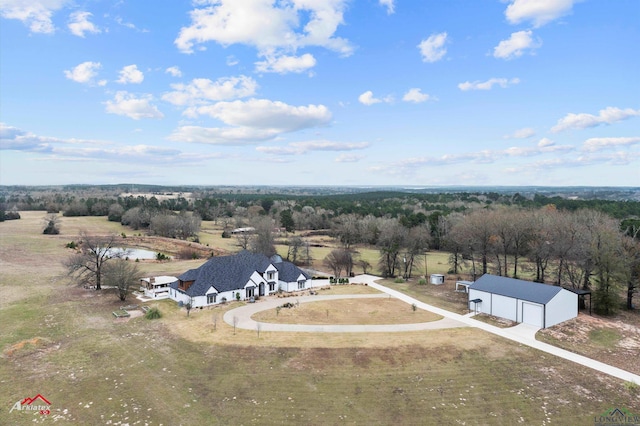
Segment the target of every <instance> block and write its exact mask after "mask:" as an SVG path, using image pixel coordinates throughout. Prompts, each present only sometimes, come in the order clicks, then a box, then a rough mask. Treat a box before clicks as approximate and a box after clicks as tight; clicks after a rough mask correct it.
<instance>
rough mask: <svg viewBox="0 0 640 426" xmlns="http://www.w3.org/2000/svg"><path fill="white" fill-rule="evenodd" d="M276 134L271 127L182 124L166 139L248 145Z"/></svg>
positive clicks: (273, 136) (212, 143)
mask: <svg viewBox="0 0 640 426" xmlns="http://www.w3.org/2000/svg"><path fill="white" fill-rule="evenodd" d="M278 134H279V132H278V131H276V130H273V129H252V128H249V127H226V128H220V127H200V126H182V127H179V128H177V129H176V130H175V131H174V132H173V133H171V135H169V136H168V137H167V139H168V140H170V141H174V142H191V143H203V144H210V145H249V144H255V143H258V142H261V141H265V140H269V139H273V138H275V137H276V136H277V135H278Z"/></svg>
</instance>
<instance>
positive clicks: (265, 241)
mask: <svg viewBox="0 0 640 426" xmlns="http://www.w3.org/2000/svg"><path fill="white" fill-rule="evenodd" d="M254 228H255V229H256V231H255V234H254V235H253V236H252V238H251V242H250V247H251V251H252V252H254V253H262V254H264V255H265V256H268V257H271V256H273V255H274V254H276V253H277V252H276V246H275V240H274V238H273V219H271V218H270V217H267V216H262V217H259V218H256V220H255V221H254Z"/></svg>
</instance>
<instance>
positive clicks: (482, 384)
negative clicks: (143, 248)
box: [0, 212, 640, 425]
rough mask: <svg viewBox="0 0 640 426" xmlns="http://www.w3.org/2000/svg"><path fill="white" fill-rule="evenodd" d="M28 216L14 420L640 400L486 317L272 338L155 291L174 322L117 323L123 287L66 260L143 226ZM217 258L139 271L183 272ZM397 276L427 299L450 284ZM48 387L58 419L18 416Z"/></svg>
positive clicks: (430, 412)
mask: <svg viewBox="0 0 640 426" xmlns="http://www.w3.org/2000/svg"><path fill="white" fill-rule="evenodd" d="M21 214H22V219H20V220H17V221H8V222H3V223H0V324H1V326H0V424H2V425H4V424H7V425H27V424H53V423H56V424H69V425H125V424H129V425H144V424H147V425H160V424H163V425H180V424H182V425H201V424H245V425H247V424H305V425H343V424H350V425H352V424H367V425H369V424H394V425H397V424H455V423H458V424H467V425H470V424H510V425H511V424H593V422H594V416H597V415H600V414H601V413H603V412H604V411H606V410H608V409H610V408H611V407H621V408H626V409H628V410H630V411H632V412H634V413H638V412H640V393H638V392H637V390H634V389H632V388H630V387H628V386H625V384H624V383H622V382H621V381H619V380H616V379H613V378H611V377H608V376H605V375H602V374H599V373H595V372H592V371H585V370H584V369H581V368H577V367H576V366H575V365H572V364H570V363H567V362H565V361H562V360H559V359H556V358H554V357H552V356H550V355H546V354H542V353H540V352H538V351H536V350H533V349H531V348H528V347H523V346H520V345H518V344H516V343H512V342H509V341H505V340H503V339H501V338H498V337H496V336H493V335H490V334H487V333H484V332H482V331H479V330H475V329H472V328H461V329H450V330H433V331H422V332H410V333H376V334H375V336H369V335H366V334H363V333H353V334H349V333H342V334H341V333H331V335H329V334H316V333H266V332H263V333H260V334H259V335H258V333H256V332H255V331H251V330H236V331H235V332H234V330H233V327H231V326H229V325H227V324H225V323H224V322H223V321H222V314H223V313H224V311H225V310H226V309H230V308H232V307H234V306H237V305H236V304H229V305H227V306H224V307H218V308H214V309H203V310H193V311H192V312H191V314H190V315H189V316H188V317H187V315H186V312H185V311H184V310H181V309H179V308H178V307H177V305H176V304H175V303H172V302H170V301H162V302H155V303H154V302H151V303H149V305H157V306H158V307H159V308H160V310H161V312H162V313H163V317H162V318H161V319H160V320H152V321H150V320H146V319H145V318H143V317H141V316H139V317H136V318H130V319H114V317H113V315H112V314H111V313H112V311H113V310H115V309H117V308H118V307H119V306H121V304H122V303H121V302H120V301H119V300H118V299H117V297H116V296H115V295H114V294H113V293H110V292H109V291H108V290H106V291H100V292H96V291H90V290H84V289H81V288H78V287H77V286H75V285H73V283H71V282H70V281H69V279H68V278H67V276H66V274H65V271H64V268H63V267H62V263H61V262H62V261H63V260H64V259H65V258H66V257H67V256H68V255H69V250H68V249H66V248H65V244H66V243H67V242H69V241H71V240H73V239H74V238H75V237H76V236H77V233H78V232H79V231H80V230H81V229H86V230H90V231H91V232H96V233H98V232H100V233H107V232H116V233H118V234H120V233H122V232H125V233H126V234H133V232H132V231H130V230H128V229H125V228H122V227H121V226H120V225H119V224H115V223H111V222H107V221H106V219H104V218H62V220H61V223H62V233H61V234H60V235H58V236H44V235H42V234H41V231H42V223H41V222H42V217H44V214H43V213H42V212H25V213H21ZM212 242H213V241H210V242H208V244H209V247H210V248H216V249H217V248H219V247H217V246H215V245H213V244H212ZM203 243H204V245H205V246H206V244H207V242H206V241H204V239H203ZM158 244H161V245H163V244H164V245H163V246H162V247H157V250H167V249H169V248H171V247H167V246H166V244H167V243H165V242H161V241H159V242H158ZM173 245H175V246H176V247H178V246H179V245H180V244H178V243H174V244H170V245H169V246H173ZM202 261H203V260H189V261H178V260H174V261H170V262H162V263H160V262H155V261H149V262H146V261H145V262H140V268H141V269H142V270H143V271H144V273H145V274H147V275H159V274H173V275H177V274H179V273H181V272H183V271H185V270H187V269H189V268H193V267H197V266H199V265H200V264H201V263H202ZM391 286H395V288H399V289H402V290H403V291H405V290H406V291H407V292H408V293H410V294H411V292H414V293H416V295H418V296H420V297H421V298H426V299H427V300H425V301H428V300H431V301H437V299H438V295H437V293H435V292H436V291H445V289H444V288H443V289H440V288H438V287H437V286H429V285H427V286H420V285H418V284H415V283H411V282H409V283H403V284H391ZM440 287H443V286H440ZM364 288H366V287H364V286H341V287H338V288H336V291H348V290H349V289H353V290H354V291H365V290H362V289H364ZM338 289H339V290H338ZM369 290H370V289H369ZM369 290H366V291H369ZM332 291H333V290H332ZM283 300H286V299H283ZM421 300H423V299H421ZM443 300H444V299H443ZM135 302H136V301H135V299H131V300H127V303H135ZM430 303H431V302H430ZM443 303H445V304H446V303H449V304H451V306H454V305H455V304H456V301H455V300H453V301H446V300H445V301H444V302H443ZM407 308H408V307H407V306H406V305H404V309H405V310H406V309H407ZM409 308H410V307H409ZM392 310H393V309H392ZM407 314H408V316H412V315H414V313H413V312H411V311H409V312H407ZM416 314H417V312H416ZM599 338H600V339H601V340H602V341H608V340H607V339H608V337H607V336H606V335H605V336H600V337H599ZM37 394H41V395H42V396H44V397H45V398H47V399H48V400H49V401H50V402H51V413H50V414H49V415H46V416H43V415H40V414H39V413H28V412H16V411H14V412H9V411H10V410H11V408H12V407H13V405H14V404H15V402H16V401H20V400H22V399H24V398H27V397H34V396H36V395H37Z"/></svg>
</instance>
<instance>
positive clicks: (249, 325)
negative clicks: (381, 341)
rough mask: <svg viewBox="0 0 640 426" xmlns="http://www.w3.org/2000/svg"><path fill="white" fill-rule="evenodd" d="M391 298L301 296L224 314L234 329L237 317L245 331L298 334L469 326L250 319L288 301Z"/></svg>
mask: <svg viewBox="0 0 640 426" xmlns="http://www.w3.org/2000/svg"><path fill="white" fill-rule="evenodd" d="M389 297H391V296H389V295H388V294H384V293H380V294H335V295H326V296H319V295H318V296H300V297H290V298H287V299H282V298H273V299H269V298H267V299H261V300H260V301H258V302H256V303H248V304H246V305H245V306H241V307H239V308H236V309H232V310H230V311H228V312H226V313H225V314H224V317H223V318H224V321H225V322H226V323H227V324H229V325H231V326H233V323H234V318H235V321H236V327H237V328H242V329H245V330H256V329H257V328H258V327H259V328H260V330H261V331H297V332H309V333H317V332H324V333H365V332H366V333H371V332H383V333H388V332H399V331H420V330H438V329H443V328H456V327H467V325H466V324H464V323H462V322H460V321H456V320H454V319H451V318H446V317H445V318H442V319H440V320H437V321H430V322H421V323H414V324H380V325H373V324H372V325H337V324H335V325H334V324H324V325H315V324H278V323H272V322H258V321H255V320H253V319H251V317H252V316H253V315H254V314H256V313H258V312H261V311H266V310H268V309H275V308H276V307H277V306H280V305H282V304H283V303H285V302H292V303H297V302H299V303H311V302H321V301H325V300H337V299H375V298H384V299H387V298H389Z"/></svg>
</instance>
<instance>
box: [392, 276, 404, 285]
mask: <svg viewBox="0 0 640 426" xmlns="http://www.w3.org/2000/svg"><path fill="white" fill-rule="evenodd" d="M393 282H394V283H396V284H400V283H403V282H404V280H403V279H402V278H400V277H398V278H396V279H395V280H393Z"/></svg>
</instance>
